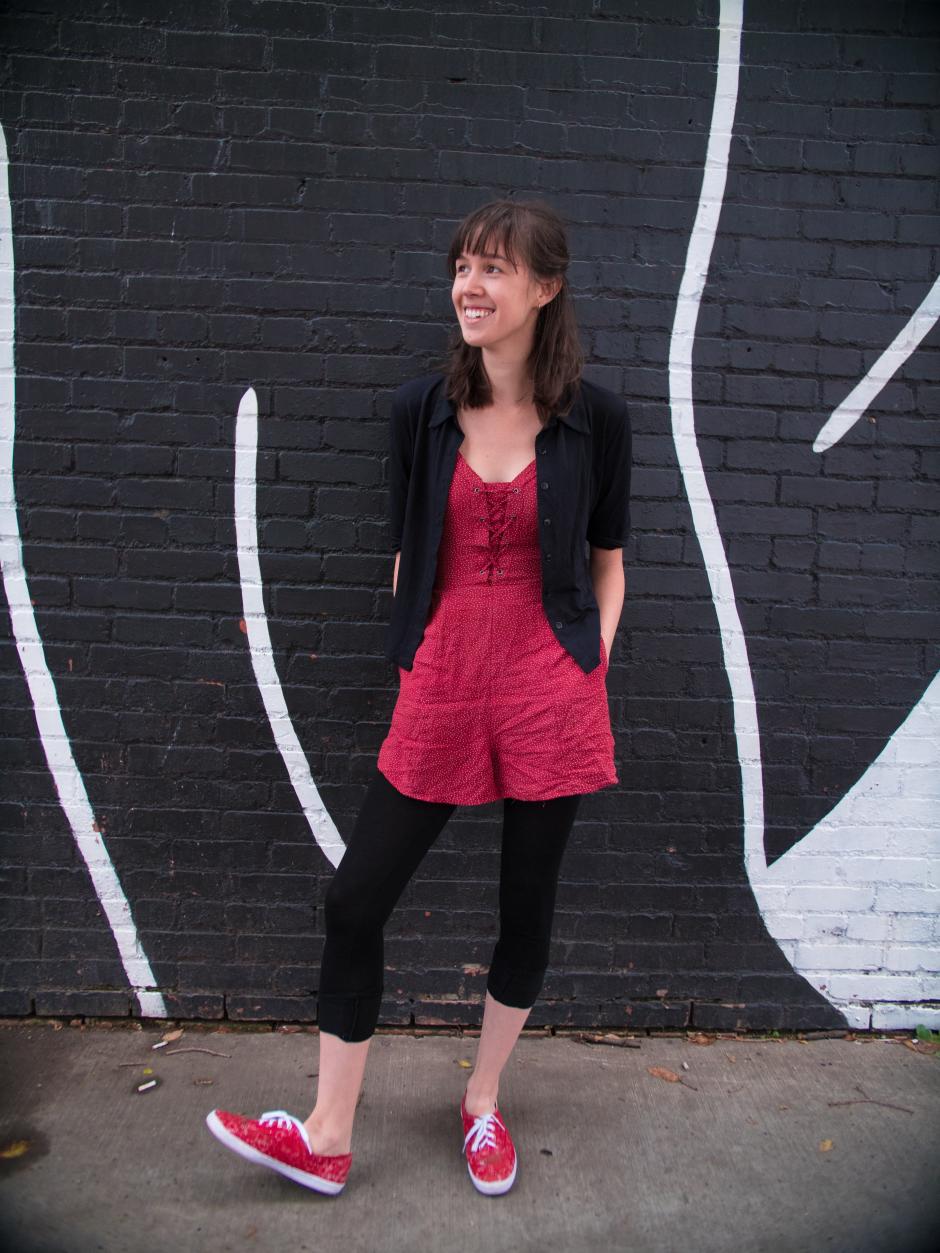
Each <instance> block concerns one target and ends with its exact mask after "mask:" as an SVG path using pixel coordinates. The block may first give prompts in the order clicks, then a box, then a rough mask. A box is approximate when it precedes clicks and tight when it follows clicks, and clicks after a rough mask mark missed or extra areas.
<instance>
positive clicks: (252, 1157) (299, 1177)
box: [206, 1110, 346, 1196]
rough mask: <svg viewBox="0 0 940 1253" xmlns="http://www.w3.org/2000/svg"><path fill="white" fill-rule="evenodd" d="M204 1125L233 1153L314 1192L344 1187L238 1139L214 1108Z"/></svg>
mask: <svg viewBox="0 0 940 1253" xmlns="http://www.w3.org/2000/svg"><path fill="white" fill-rule="evenodd" d="M206 1126H207V1127H208V1128H209V1130H210V1131H211V1132H212V1134H213V1135H214V1136H215V1138H216V1139H217V1140H218V1141H219V1142H220V1143H221V1144H224V1145H225V1147H226V1148H227V1149H231V1150H232V1152H233V1153H237V1154H238V1156H239V1157H243V1158H244V1159H245V1161H246V1162H254V1164H255V1165H256V1166H267V1167H268V1168H269V1169H270V1170H276V1171H277V1173H278V1174H279V1175H284V1176H285V1177H286V1178H287V1179H292V1180H293V1181H294V1183H299V1184H301V1185H302V1186H303V1187H305V1188H310V1189H312V1191H314V1192H324V1193H326V1195H327V1196H336V1195H337V1193H339V1192H342V1190H343V1188H345V1187H346V1184H345V1183H335V1182H334V1181H333V1180H332V1179H321V1178H320V1177H319V1176H318V1175H311V1174H310V1172H309V1171H307V1170H298V1169H297V1167H296V1166H288V1165H287V1163H286V1162H279V1161H278V1160H277V1158H275V1157H266V1156H265V1155H264V1153H260V1152H259V1151H258V1150H257V1149H253V1148H252V1147H251V1145H250V1144H246V1143H245V1142H244V1140H239V1138H238V1136H234V1135H232V1133H231V1131H229V1129H228V1128H227V1127H226V1126H224V1125H223V1124H222V1122H221V1120H220V1119H219V1118H218V1116H217V1115H216V1112H215V1110H211V1111H210V1112H209V1113H208V1114H207V1115H206Z"/></svg>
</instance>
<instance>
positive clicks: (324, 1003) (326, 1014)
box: [317, 989, 384, 1044]
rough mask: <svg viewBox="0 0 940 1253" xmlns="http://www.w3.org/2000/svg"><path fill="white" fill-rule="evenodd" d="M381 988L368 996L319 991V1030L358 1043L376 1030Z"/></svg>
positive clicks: (368, 1037) (350, 1042)
mask: <svg viewBox="0 0 940 1253" xmlns="http://www.w3.org/2000/svg"><path fill="white" fill-rule="evenodd" d="M383 991H384V989H379V991H378V992H374V993H371V994H369V995H367V996H347V995H345V994H343V993H338V992H321V993H320V995H319V997H318V1012H317V1025H318V1026H319V1028H320V1030H321V1031H328V1032H329V1034H330V1035H338V1036H339V1038H340V1039H341V1040H345V1041H346V1043H347V1044H359V1043H361V1042H362V1041H363V1040H368V1039H370V1038H371V1037H372V1036H373V1035H374V1034H375V1027H376V1023H377V1022H378V1021H379V1007H380V1006H381V1004H382V993H383Z"/></svg>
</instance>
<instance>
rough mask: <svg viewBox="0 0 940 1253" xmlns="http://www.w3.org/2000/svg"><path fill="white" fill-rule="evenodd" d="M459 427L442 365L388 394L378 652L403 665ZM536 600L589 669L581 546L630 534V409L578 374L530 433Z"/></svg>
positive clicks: (595, 644)
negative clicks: (388, 559)
mask: <svg viewBox="0 0 940 1253" xmlns="http://www.w3.org/2000/svg"><path fill="white" fill-rule="evenodd" d="M463 439H464V433H463V431H462V430H461V429H460V427H459V425H458V424H457V414H456V411H455V409H454V406H453V404H452V403H451V401H449V400H448V399H447V396H446V390H445V380H444V375H443V374H441V373H435V374H430V375H424V376H422V377H421V378H417V379H412V380H411V381H410V382H408V383H404V384H403V385H402V386H401V387H399V388H398V390H397V391H396V392H395V394H394V395H393V397H392V412H391V426H390V446H389V454H390V456H389V527H388V533H389V539H390V542H391V545H392V550H393V551H395V552H398V551H400V552H401V558H400V561H399V567H398V582H397V587H396V591H395V596H394V598H393V601H392V613H391V621H390V623H389V630H388V640H387V647H386V656H387V657H388V659H389V661H394V662H397V664H398V665H399V666H401V667H402V668H403V669H405V670H411V669H412V667H413V665H414V655H415V653H416V652H417V649H418V645H419V644H420V643H421V640H422V638H423V637H424V627H425V623H426V622H427V617H428V611H429V609H430V605H431V594H432V591H433V589H434V578H435V574H436V570H437V553H438V549H439V547H440V542H441V535H442V533H443V529H444V514H445V511H446V508H447V499H448V495H449V493H450V484H451V480H452V478H453V475H454V469H455V466H456V462H457V450H458V448H459V447H460V445H461V443H462V442H463ZM535 459H536V471H537V483H538V502H539V546H540V548H541V552H542V604H543V606H544V609H545V616H546V618H547V619H548V622H549V624H550V626H551V628H552V630H553V631H554V633H555V636H556V638H557V639H558V642H559V643H560V644H561V645H562V647H563V648H565V649H567V651H568V652H569V653H570V654H571V655H572V657H574V658H575V660H576V661H577V662H578V664H579V665H580V666H581V668H582V669H583V670H584V671H585V672H586V673H589V672H590V671H591V670H593V669H594V667H595V666H598V665H600V660H601V657H600V612H599V610H598V607H597V600H596V599H595V596H594V587H593V584H592V582H591V574H590V559H589V549H588V546H592V547H594V548H623V547H624V546H625V545H626V543H627V539H628V537H629V534H630V466H631V438H630V417H629V412H628V409H627V405H626V402H625V401H624V400H623V399H622V398H621V397H619V396H617V395H615V394H614V393H613V392H611V391H608V390H607V388H604V387H600V386H599V385H598V384H596V383H591V382H588V381H587V380H586V379H582V380H581V383H580V386H579V389H578V394H577V395H576V397H575V399H574V402H573V403H572V405H571V408H570V410H569V411H568V412H567V413H556V414H553V415H552V417H551V418H550V419H549V421H548V422H547V423H546V424H545V425H544V427H543V428H542V430H541V431H540V432H539V434H538V435H537V436H536V438H535Z"/></svg>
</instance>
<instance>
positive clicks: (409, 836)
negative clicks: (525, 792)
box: [318, 767, 581, 1043]
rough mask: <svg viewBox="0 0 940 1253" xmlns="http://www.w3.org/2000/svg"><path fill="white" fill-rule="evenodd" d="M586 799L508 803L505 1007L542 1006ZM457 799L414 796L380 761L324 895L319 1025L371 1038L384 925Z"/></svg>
mask: <svg viewBox="0 0 940 1253" xmlns="http://www.w3.org/2000/svg"><path fill="white" fill-rule="evenodd" d="M580 800H581V797H580V795H574V796H559V797H556V798H554V799H553V800H548V801H520V800H504V801H503V838H502V850H501V854H500V873H499V938H498V940H497V942H496V947H495V949H494V952H493V960H492V962H491V964H490V970H489V975H488V977H487V983H486V987H487V991H488V992H489V993H490V994H491V995H492V996H493V997H494V998H495V999H496V1000H497V1001H500V1002H501V1003H502V1004H504V1005H514V1006H516V1007H517V1008H519V1009H529V1008H531V1006H532V1005H534V1004H535V1001H536V999H537V998H538V995H539V992H540V991H541V990H542V983H543V982H544V979H545V970H546V968H547V966H548V956H549V946H550V943H551V932H552V919H553V917H554V913H555V893H556V890H557V887H558V872H559V869H560V867H561V859H562V856H563V854H564V851H565V845H566V843H567V841H568V836H569V834H570V832H571V828H572V826H573V825H574V820H575V816H576V814H577V811H578V805H579V803H580ZM455 809H456V805H448V804H439V803H437V802H435V801H421V800H415V799H414V798H413V797H411V796H405V795H404V794H403V793H402V792H399V791H398V789H397V788H396V787H394V786H393V785H392V784H391V783H390V782H389V781H388V779H386V777H385V775H383V774H382V772H381V771H380V770H379V769H378V767H376V769H375V774H374V776H373V778H372V779H371V780H370V782H369V786H368V788H367V789H366V795H365V799H364V801H363V805H362V808H361V810H360V811H359V816H358V818H357V820H356V824H355V827H354V829H353V833H352V836H351V838H350V840H349V842H348V844H347V846H346V851H345V853H344V854H343V857H342V860H341V861H340V863H339V866H338V867H337V869H336V873H335V874H334V876H333V879H332V881H331V882H330V886H329V888H328V889H327V892H326V898H325V902H324V905H325V915H326V942H325V944H324V947H323V958H322V964H321V968H320V991H319V1015H318V1020H319V1025H320V1030H321V1031H328V1032H329V1033H330V1034H332V1035H337V1036H339V1037H340V1039H342V1040H346V1041H348V1042H350V1043H352V1042H355V1041H361V1040H368V1039H369V1038H370V1036H371V1035H372V1034H373V1032H374V1031H375V1025H376V1023H377V1022H378V1017H379V1006H380V1004H381V1001H382V993H383V989H384V943H383V929H384V927H385V923H386V922H387V921H388V918H389V915H390V914H391V912H392V910H393V909H394V908H395V904H396V902H397V901H398V899H399V897H400V896H401V894H402V892H403V891H404V890H405V887H406V886H407V884H408V881H409V880H410V879H411V876H412V875H413V874H414V872H415V870H417V868H418V866H419V864H420V862H421V860H422V858H423V857H424V855H425V853H426V852H427V851H428V849H429V848H430V847H431V845H432V844H433V843H434V841H435V840H436V839H437V837H438V835H439V834H440V833H441V831H442V830H443V827H444V824H445V823H446V822H447V819H448V818H449V817H450V816H451V814H452V813H453V812H454V810H455Z"/></svg>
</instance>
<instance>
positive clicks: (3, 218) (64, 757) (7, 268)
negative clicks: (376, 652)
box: [0, 126, 166, 1018]
mask: <svg viewBox="0 0 940 1253" xmlns="http://www.w3.org/2000/svg"><path fill="white" fill-rule="evenodd" d="M14 300H15V294H14V272H13V220H12V213H11V208H10V166H9V161H8V158H7V145H6V135H5V134H4V131H3V127H2V126H0V560H2V566H3V587H4V591H5V592H6V597H7V603H8V605H9V607H10V621H11V625H12V628H13V638H14V639H15V640H16V648H17V652H18V653H19V655H20V661H21V662H22V665H23V672H24V674H25V675H26V682H27V684H28V686H29V693H30V697H31V699H32V702H33V712H34V713H35V715H36V725H37V727H38V729H39V738H40V741H41V743H42V747H43V751H44V752H45V754H46V761H47V762H48V763H49V769H50V771H51V772H52V778H53V782H54V783H55V789H56V793H57V794H58V797H59V803H60V805H61V806H62V810H63V812H64V814H65V816H66V818H67V819H68V823H69V826H70V827H71V828H72V834H73V836H74V837H75V843H76V844H77V845H78V849H79V852H80V853H81V855H82V857H83V859H84V861H85V865H86V866H87V867H88V873H89V874H90V876H91V881H92V884H93V885H94V889H95V892H96V894H97V897H98V900H99V901H100V902H101V907H102V909H103V910H104V912H105V917H106V918H107V920H108V923H109V925H110V927H111V932H112V934H113V936H114V940H115V943H116V944H117V949H118V954H119V956H120V959H121V964H122V965H123V967H124V970H125V973H126V974H127V978H128V981H129V983H130V985H131V988H132V990H133V992H134V995H135V996H136V997H137V1003H138V1005H139V1006H140V1012H141V1016H142V1017H144V1018H165V1017H166V1006H165V1004H164V1001H163V997H162V995H161V994H160V992H159V991H158V990H157V988H156V981H155V979H154V976H153V971H152V970H151V969H150V963H149V962H148V960H147V956H146V954H145V953H144V950H143V948H142V947H141V943H140V937H139V936H138V934H137V928H136V926H135V924H134V918H133V915H132V913H131V907H130V904H129V903H128V900H127V897H126V896H125V895H124V891H123V889H122V887H121V883H120V880H119V878H118V875H117V871H116V870H115V868H114V865H113V864H112V861H111V858H110V856H109V855H108V850H107V848H106V847H105V843H104V840H102V838H101V835H100V833H99V831H98V824H97V823H96V821H95V815H94V813H93V811H92V808H91V804H90V802H89V800H88V793H87V792H86V790H85V782H84V780H83V779H82V776H81V772H80V771H79V769H78V766H77V765H76V762H75V758H74V756H73V755H72V746H71V744H70V742H69V737H68V734H67V733H66V730H65V725H64V723H63V721H62V713H61V710H60V709H59V700H58V696H57V694H56V687H55V682H54V681H53V678H52V674H51V673H50V671H49V667H48V665H47V664H46V654H45V651H44V649H43V646H42V639H41V638H40V635H39V629H38V627H37V625H36V615H35V614H34V613H33V605H32V601H31V599H30V595H29V587H28V585H27V582H26V571H25V569H24V567H23V545H22V540H21V538H20V528H19V519H18V518H17V513H16V493H15V485H14V481H13V443H14V437H15V432H16V376H15V368H16V363H15V351H14V335H15V316H14V313H15V311H14Z"/></svg>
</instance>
